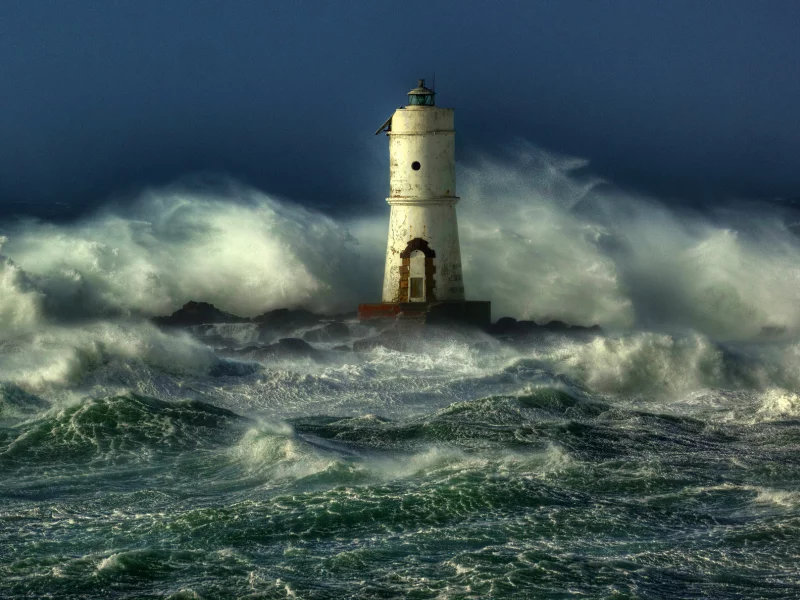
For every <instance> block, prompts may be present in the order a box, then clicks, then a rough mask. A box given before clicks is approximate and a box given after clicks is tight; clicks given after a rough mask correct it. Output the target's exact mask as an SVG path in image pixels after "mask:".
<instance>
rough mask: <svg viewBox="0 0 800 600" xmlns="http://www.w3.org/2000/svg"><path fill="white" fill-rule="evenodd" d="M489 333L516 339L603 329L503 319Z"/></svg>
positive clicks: (591, 331)
mask: <svg viewBox="0 0 800 600" xmlns="http://www.w3.org/2000/svg"><path fill="white" fill-rule="evenodd" d="M487 331H488V332H489V333H490V334H492V335H497V336H502V337H509V336H510V337H515V336H522V335H526V334H531V333H549V332H566V333H596V332H599V331H601V329H600V326H599V325H592V326H591V327H584V326H582V325H567V324H566V323H564V322H562V321H550V322H549V323H546V324H545V325H538V324H537V323H536V322H535V321H517V320H516V319H513V318H512V317H503V318H501V319H498V320H497V321H496V322H495V323H494V324H493V325H491V327H489V328H488V330H487Z"/></svg>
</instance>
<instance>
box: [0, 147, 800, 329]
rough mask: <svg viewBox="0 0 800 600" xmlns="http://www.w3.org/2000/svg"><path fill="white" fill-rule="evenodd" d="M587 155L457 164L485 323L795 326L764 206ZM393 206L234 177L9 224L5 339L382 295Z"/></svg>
mask: <svg viewBox="0 0 800 600" xmlns="http://www.w3.org/2000/svg"><path fill="white" fill-rule="evenodd" d="M590 167H591V165H589V164H588V162H587V161H586V160H583V159H580V158H575V157H569V156H562V155H556V154H553V153H549V152H546V151H544V150H542V149H540V148H538V147H536V146H533V145H530V144H527V143H523V142H520V143H518V144H516V145H515V146H513V147H511V148H510V149H509V150H508V152H507V153H505V154H504V155H502V156H492V157H489V156H484V157H482V158H479V159H478V160H474V161H472V162H471V163H470V164H468V165H463V164H462V165H459V174H458V175H459V181H460V188H459V195H460V196H461V198H462V200H461V202H460V204H459V205H458V218H459V228H460V234H461V246H462V255H463V264H464V277H465V284H466V289H467V296H468V298H470V299H475V300H491V301H492V303H493V317H494V318H498V317H500V316H505V315H509V316H513V317H516V318H519V319H531V320H535V321H537V322H548V321H550V320H561V321H564V322H567V323H570V324H576V325H593V324H599V325H601V326H602V327H604V328H606V329H609V330H619V331H624V330H630V329H637V328H644V329H661V330H670V331H676V330H685V329H690V330H694V331H696V332H698V333H701V334H704V335H708V336H712V337H714V338H716V339H721V340H725V339H762V338H764V337H765V336H767V337H770V336H771V337H775V336H789V335H793V334H795V333H796V332H797V330H798V327H800V308H799V307H798V302H797V299H798V297H800V273H798V267H797V265H798V264H800V245H799V244H798V241H797V239H796V237H795V235H794V234H793V233H792V231H791V228H790V227H789V226H788V225H787V224H786V219H785V218H784V217H783V215H781V214H777V213H776V212H775V210H774V208H773V207H771V206H769V205H766V204H763V205H762V204H759V203H757V202H749V203H746V204H745V203H741V204H736V203H732V204H730V205H729V206H728V207H727V208H726V209H725V211H724V212H718V213H716V214H708V213H706V214H701V213H699V212H696V211H692V210H690V209H688V208H676V205H674V204H670V205H667V204H666V203H664V202H660V201H659V200H658V199H655V198H651V197H643V196H638V195H633V194H628V193H626V192H624V191H622V190H620V189H617V188H616V187H614V186H613V185H612V184H610V183H609V182H606V181H603V180H602V179H600V178H598V177H595V176H593V175H592V174H591V168H590ZM388 212H389V211H388V207H387V208H386V211H385V214H382V215H379V216H375V217H365V218H358V219H354V218H338V219H335V218H332V217H330V216H327V215H325V214H323V213H321V212H319V211H315V210H312V209H309V208H306V207H303V206H302V205H301V204H299V203H295V202H292V201H288V200H285V199H282V198H279V197H276V196H273V195H270V194H269V193H265V192H262V191H259V190H256V189H254V188H252V187H248V186H245V185H242V184H238V183H235V182H228V184H226V185H225V186H224V187H221V188H220V189H213V188H208V187H206V188H202V189H197V187H196V186H192V185H190V184H187V183H181V182H178V183H175V184H173V185H170V186H165V187H161V188H148V189H145V190H143V191H142V192H140V193H139V194H138V195H136V196H135V197H134V198H133V199H132V200H131V201H130V202H126V203H124V204H123V203H122V202H119V201H117V202H110V203H109V204H107V205H106V206H104V207H103V208H102V209H100V210H98V211H97V212H95V213H94V214H93V215H91V216H88V217H85V218H83V219H81V220H79V221H77V222H74V223H70V224H64V223H59V224H54V223H48V222H45V221H38V220H22V221H15V222H12V223H7V224H6V225H5V226H4V227H3V230H2V231H3V235H4V237H3V238H2V246H0V253H1V254H2V262H1V263H0V286H2V292H3V293H2V295H0V319H1V320H2V330H3V334H4V335H8V334H14V333H18V332H22V331H26V330H30V329H32V328H36V327H37V326H38V324H40V323H43V322H71V321H76V320H85V319H96V318H118V317H138V316H143V317H148V316H153V315H159V314H168V313H170V312H171V311H173V310H175V309H176V308H178V307H179V306H181V305H182V304H183V303H185V302H186V301H188V300H199V301H206V302H211V303H213V304H215V305H216V306H217V307H218V308H220V309H222V310H225V311H229V312H232V313H235V314H239V315H244V316H252V315H256V314H260V313H262V312H264V311H267V310H271V309H274V308H279V307H293V308H295V307H305V308H308V309H311V310H314V311H317V312H324V313H338V312H352V311H354V310H355V307H356V305H357V304H358V303H359V302H371V301H376V300H378V299H379V296H380V287H381V277H382V272H383V258H384V252H385V243H386V228H387V226H388Z"/></svg>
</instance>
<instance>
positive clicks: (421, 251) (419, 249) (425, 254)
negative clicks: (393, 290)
mask: <svg viewBox="0 0 800 600" xmlns="http://www.w3.org/2000/svg"><path fill="white" fill-rule="evenodd" d="M435 258H436V252H434V251H433V248H431V247H430V246H428V242H427V241H426V240H423V239H422V238H414V239H413V240H411V241H410V242H408V245H407V246H406V248H405V250H403V251H402V252H401V253H400V259H401V260H402V264H401V266H400V292H399V294H398V298H399V299H400V302H433V301H434V300H435V299H436V294H435V290H434V288H435V287H436V281H435V279H434V273H435V272H436V266H435V265H434V264H433V260H434V259H435Z"/></svg>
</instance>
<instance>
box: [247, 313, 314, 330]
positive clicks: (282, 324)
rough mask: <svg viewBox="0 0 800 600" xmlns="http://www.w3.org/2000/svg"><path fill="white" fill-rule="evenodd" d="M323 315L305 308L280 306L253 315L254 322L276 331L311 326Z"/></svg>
mask: <svg viewBox="0 0 800 600" xmlns="http://www.w3.org/2000/svg"><path fill="white" fill-rule="evenodd" d="M322 319H323V317H322V315H317V314H315V313H312V312H311V311H308V310H305V309H302V308H300V309H289V308H278V309H275V310H271V311H269V312H265V313H264V314H263V315H258V316H257V317H253V319H252V320H253V322H254V323H258V325H259V327H261V328H263V329H272V330H276V331H290V330H294V329H297V328H299V327H310V326H311V325H316V324H318V323H320V322H321V321H322Z"/></svg>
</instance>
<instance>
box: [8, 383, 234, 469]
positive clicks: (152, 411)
mask: <svg viewBox="0 0 800 600" xmlns="http://www.w3.org/2000/svg"><path fill="white" fill-rule="evenodd" d="M240 420H241V418H240V417H239V416H238V415H236V414H235V413H232V412H230V411H227V410H224V409H221V408H216V407H213V406H210V405H207V404H203V403H200V402H165V401H163V400H158V399H156V398H148V397H144V396H138V395H134V394H129V395H126V396H117V397H110V398H100V399H86V400H84V401H82V402H79V403H76V404H73V405H71V406H66V407H59V408H53V409H50V410H49V411H46V412H44V413H43V414H41V415H39V416H37V417H36V418H35V419H33V420H31V421H28V422H25V423H23V424H21V425H17V426H16V427H15V428H14V429H12V430H11V431H10V434H11V435H8V436H7V437H6V439H5V440H3V442H2V446H0V466H3V467H5V468H10V469H12V470H13V469H20V468H21V469H29V468H32V467H33V466H34V465H43V464H53V463H61V464H68V465H78V464H84V463H87V462H91V463H98V462H100V463H108V462H112V463H115V464H117V463H122V462H130V461H133V462H136V463H139V462H146V461H148V460H149V459H150V458H152V456H153V455H155V454H158V453H163V452H170V451H179V450H198V449H203V448H209V447H214V446H215V445H219V444H224V443H226V442H229V441H230V437H231V435H232V434H231V430H230V429H231V427H232V426H233V427H234V429H235V426H237V425H238V424H239V422H240ZM8 433H9V432H7V434H8Z"/></svg>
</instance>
